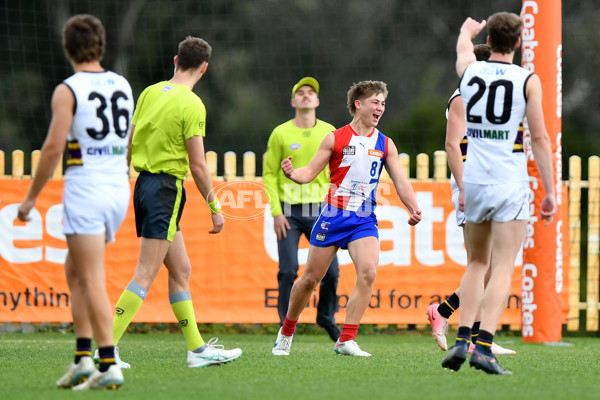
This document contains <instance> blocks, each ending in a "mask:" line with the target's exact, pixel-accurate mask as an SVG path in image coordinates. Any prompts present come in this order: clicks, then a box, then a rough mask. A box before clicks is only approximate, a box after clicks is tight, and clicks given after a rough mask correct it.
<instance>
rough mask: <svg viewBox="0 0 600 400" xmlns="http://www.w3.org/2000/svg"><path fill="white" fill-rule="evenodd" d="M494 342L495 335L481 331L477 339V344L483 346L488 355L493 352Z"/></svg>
mask: <svg viewBox="0 0 600 400" xmlns="http://www.w3.org/2000/svg"><path fill="white" fill-rule="evenodd" d="M493 341H494V334H493V333H490V332H488V331H484V330H481V331H479V337H478V338H477V344H478V345H481V347H483V349H484V350H485V351H487V352H488V353H491V352H492V342H493Z"/></svg>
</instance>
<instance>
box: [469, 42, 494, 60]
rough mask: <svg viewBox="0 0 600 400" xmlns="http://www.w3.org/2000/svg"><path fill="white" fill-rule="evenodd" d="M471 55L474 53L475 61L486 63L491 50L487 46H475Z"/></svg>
mask: <svg viewBox="0 0 600 400" xmlns="http://www.w3.org/2000/svg"><path fill="white" fill-rule="evenodd" d="M473 53H475V58H477V61H487V60H489V59H490V56H491V55H492V48H491V47H490V46H488V45H487V44H483V43H482V44H476V45H475V46H473Z"/></svg>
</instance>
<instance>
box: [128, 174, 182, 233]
mask: <svg viewBox="0 0 600 400" xmlns="http://www.w3.org/2000/svg"><path fill="white" fill-rule="evenodd" d="M184 205H185V189H184V187H183V181H182V180H181V179H178V178H176V177H174V176H173V175H169V174H164V173H160V174H151V173H149V172H141V173H140V175H139V177H138V178H137V181H136V182H135V189H134V191H133V209H134V211H135V228H136V231H137V235H138V237H145V238H151V239H167V240H168V241H173V237H174V236H175V232H177V231H179V230H180V229H179V220H180V219H181V214H182V213H183V206H184Z"/></svg>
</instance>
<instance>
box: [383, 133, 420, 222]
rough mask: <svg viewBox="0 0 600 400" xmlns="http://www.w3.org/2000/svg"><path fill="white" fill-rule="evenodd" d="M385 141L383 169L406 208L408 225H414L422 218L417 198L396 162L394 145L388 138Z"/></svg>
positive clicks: (400, 166) (396, 150) (397, 161)
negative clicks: (386, 143) (385, 155)
mask: <svg viewBox="0 0 600 400" xmlns="http://www.w3.org/2000/svg"><path fill="white" fill-rule="evenodd" d="M387 141H388V154H387V157H386V159H385V169H386V170H387V172H388V174H390V178H392V182H394V186H395V187H396V192H397V193H398V196H399V197H400V200H401V201H402V204H404V205H405V206H406V208H407V209H408V212H409V213H410V217H409V218H408V224H409V225H416V224H418V223H419V222H420V221H421V218H422V215H421V209H420V208H419V205H418V204H417V196H416V195H415V191H414V189H413V187H412V185H411V184H410V182H409V180H408V177H407V176H406V174H405V173H404V169H403V168H402V165H400V161H399V160H398V149H396V145H395V144H394V142H393V141H392V140H391V139H389V138H388V139H387Z"/></svg>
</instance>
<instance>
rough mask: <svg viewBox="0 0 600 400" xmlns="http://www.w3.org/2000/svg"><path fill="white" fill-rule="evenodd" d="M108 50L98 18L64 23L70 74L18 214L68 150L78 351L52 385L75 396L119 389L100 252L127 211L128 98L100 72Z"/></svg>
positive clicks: (120, 82)
mask: <svg viewBox="0 0 600 400" xmlns="http://www.w3.org/2000/svg"><path fill="white" fill-rule="evenodd" d="M105 43H106V38H105V31H104V27H103V26H102V23H101V22H100V20H98V18H96V17H94V16H92V15H87V14H82V15H75V16H73V17H71V18H70V19H69V20H68V21H67V22H66V23H65V25H64V27H63V47H64V50H65V53H66V56H67V58H68V59H69V61H70V62H71V66H72V67H73V70H74V72H75V74H74V75H72V76H71V77H70V78H68V79H66V80H65V81H63V82H62V83H60V84H59V85H58V86H57V87H56V89H55V90H54V94H53V96H52V120H51V122H50V127H49V128H48V135H47V137H46V140H45V142H44V146H43V147H42V151H41V154H40V161H39V164H38V168H37V170H36V172H35V175H34V176H33V179H32V181H31V186H30V187H29V191H28V193H27V197H26V198H25V199H24V200H23V203H21V205H20V206H19V210H18V218H19V219H21V220H23V221H29V220H31V217H30V216H29V213H30V211H31V210H32V208H33V206H34V205H35V202H36V199H37V197H38V195H39V194H40V192H41V190H42V188H43V187H44V185H45V184H46V182H47V181H48V180H49V179H50V177H51V175H52V173H53V171H54V169H55V168H56V166H57V165H58V163H59V162H60V161H61V159H62V155H63V152H64V148H65V144H67V148H68V150H69V158H68V160H67V166H68V167H67V171H66V173H65V183H64V193H63V214H64V215H63V231H64V234H65V236H66V239H67V247H68V252H67V256H66V260H65V273H66V278H67V283H68V284H69V289H70V291H71V313H72V316H73V326H74V328H75V336H76V348H75V359H74V360H73V363H71V364H70V365H69V367H68V370H67V373H66V374H65V375H64V376H63V377H62V378H60V379H59V380H58V381H57V382H56V385H57V386H58V387H61V388H71V387H73V389H74V390H87V389H117V388H119V387H120V386H121V385H122V384H123V374H122V372H121V367H120V365H118V364H117V361H118V353H117V352H116V349H115V346H114V342H113V337H112V327H113V325H112V320H111V305H110V300H109V298H108V295H107V293H106V283H105V281H106V276H105V269H104V250H105V248H106V243H107V242H112V241H114V239H115V233H116V231H117V229H118V228H119V226H120V225H121V223H122V222H123V219H124V218H125V214H126V213H127V208H128V203H129V194H130V193H129V192H130V186H129V176H128V174H127V171H128V168H127V144H128V138H129V135H128V132H129V129H130V120H131V117H132V115H133V96H132V94H131V87H130V86H129V83H128V82H127V80H126V79H125V78H123V77H122V76H119V75H117V74H115V73H113V72H109V71H106V70H105V69H104V68H103V67H102V65H101V63H100V61H101V60H102V57H103V55H104V49H105ZM38 218H39V217H38ZM92 338H93V339H94V340H95V341H96V345H97V346H98V361H99V362H98V369H96V368H95V366H94V361H93V360H92V352H91V350H92Z"/></svg>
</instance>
